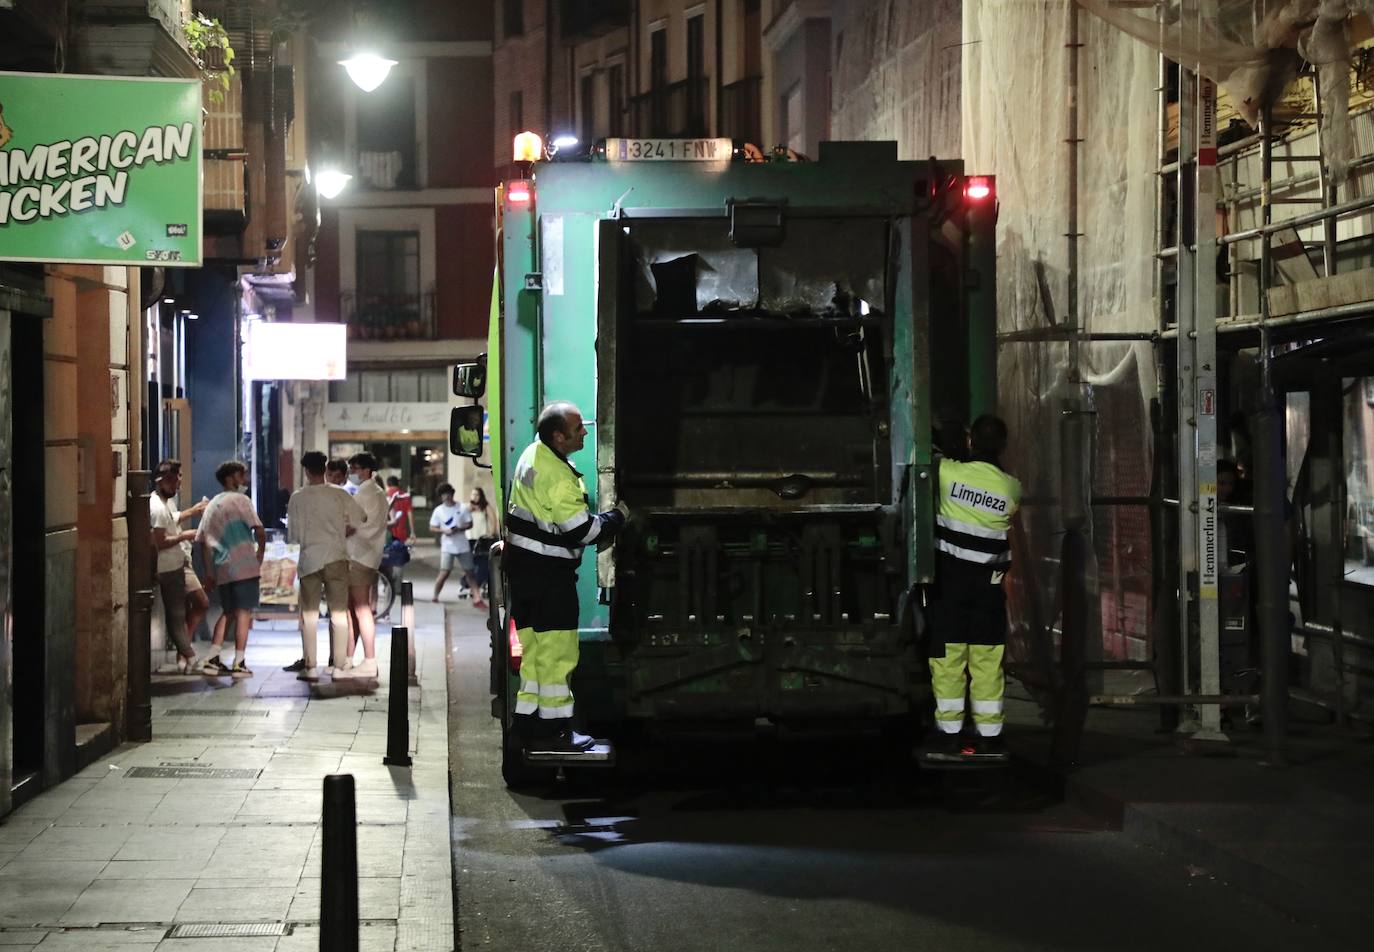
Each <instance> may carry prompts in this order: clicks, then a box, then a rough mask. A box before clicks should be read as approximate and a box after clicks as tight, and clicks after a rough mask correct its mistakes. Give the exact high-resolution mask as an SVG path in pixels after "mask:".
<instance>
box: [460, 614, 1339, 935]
mask: <svg viewBox="0 0 1374 952" xmlns="http://www.w3.org/2000/svg"><path fill="white" fill-rule="evenodd" d="M450 618H451V619H452V624H451V626H450V630H451V643H450V645H451V647H450V665H451V669H452V670H451V674H450V682H449V688H450V691H449V697H450V728H449V730H450V752H451V753H450V756H451V767H452V770H451V782H452V793H453V810H454V822H453V831H454V836H453V842H454V870H455V876H456V877H457V896H458V940H457V941H458V948H460V949H464V950H469V952H471V950H479V949H480V950H498V952H601V950H615V952H622V950H624V952H650V950H654V952H657V950H673V952H677V950H682V952H693V950H710V952H772V950H779V952H782V950H787V952H799V950H829V949H836V950H839V949H843V950H853V952H883V950H889V949H891V950H903V952H906V950H940V952H952V950H998V952H1000V950H1013V949H1014V950H1022V949H1084V950H1106V949H1111V950H1137V949H1139V950H1146V949H1149V950H1168V952H1182V950H1193V949H1196V950H1204V949H1206V950H1229V949H1245V950H1247V952H1256V950H1265V949H1274V950H1282V952H1292V949H1294V948H1308V947H1312V948H1322V949H1334V948H1338V947H1339V946H1337V945H1336V944H1334V943H1333V942H1332V940H1330V939H1329V938H1328V937H1326V936H1324V935H1320V934H1319V933H1316V932H1314V931H1313V930H1312V929H1310V928H1308V927H1305V926H1302V925H1299V924H1296V923H1293V922H1291V921H1289V920H1287V919H1285V918H1283V917H1281V916H1280V915H1279V914H1278V913H1275V912H1273V911H1272V910H1270V909H1269V908H1267V907H1264V906H1261V905H1259V904H1258V903H1255V902H1253V901H1251V900H1249V899H1248V898H1247V897H1246V896H1244V895H1242V894H1241V893H1239V892H1238V891H1236V890H1234V889H1232V888H1230V887H1228V886H1226V885H1225V884H1224V883H1220V882H1217V881H1215V880H1213V879H1211V878H1210V877H1208V876H1207V875H1206V874H1205V873H1202V872H1201V871H1199V870H1190V869H1188V868H1187V867H1185V866H1183V865H1182V864H1180V863H1178V862H1175V861H1172V860H1169V859H1166V858H1164V857H1162V856H1159V855H1157V854H1153V853H1150V852H1147V851H1145V850H1142V849H1140V848H1138V847H1136V846H1134V845H1132V844H1131V843H1130V842H1128V841H1127V840H1126V839H1125V838H1123V837H1122V836H1121V835H1120V834H1119V833H1115V832H1112V831H1109V830H1106V829H1104V828H1103V827H1102V825H1101V824H1100V823H1098V822H1096V821H1095V820H1094V819H1093V818H1091V817H1089V816H1087V815H1085V814H1084V813H1083V812H1082V811H1080V810H1079V809H1077V808H1076V807H1074V806H1073V805H1071V804H1066V803H1063V802H1059V800H1058V798H1057V797H1056V796H1055V795H1054V794H1053V793H1052V792H1050V791H1049V790H1048V789H1047V786H1046V784H1044V782H1043V781H1042V780H1041V779H1040V778H1037V777H1036V776H1034V775H1033V774H1029V773H1026V774H1022V773H1019V772H1009V773H1007V774H999V775H996V776H995V777H994V776H990V775H987V774H983V775H982V776H981V777H980V778H973V777H966V778H963V779H959V780H958V781H957V782H952V781H949V780H948V777H947V775H946V778H945V779H944V780H943V781H942V780H941V779H939V778H932V776H931V775H929V774H922V773H921V772H919V771H915V770H910V769H907V768H906V766H905V765H904V764H900V763H896V764H894V763H893V762H892V759H891V758H890V757H886V756H884V752H883V751H882V750H881V749H879V748H876V747H875V748H851V749H848V750H839V751H837V750H834V749H828V750H820V749H815V748H810V749H790V750H789V749H776V748H773V747H771V746H770V745H767V744H762V745H751V746H748V747H743V748H740V747H736V748H732V749H722V748H711V747H705V748H702V747H697V748H685V749H683V748H679V749H675V750H673V751H669V752H664V751H661V750H655V749H651V748H646V747H645V746H643V745H639V746H635V747H632V748H630V749H626V748H624V747H622V748H621V751H620V753H621V766H620V767H619V768H617V770H616V771H615V772H614V773H613V774H612V773H608V772H597V773H584V774H583V775H582V779H577V778H574V779H572V780H571V781H570V782H569V783H567V784H564V785H561V786H557V787H550V788H549V789H547V790H544V791H531V792H522V793H514V792H511V791H508V790H507V789H506V788H505V786H504V784H503V782H502V779H501V771H500V750H499V748H500V732H499V727H498V726H497V724H496V722H495V721H494V720H493V719H492V718H491V716H490V707H489V696H488V693H487V678H488V675H487V656H488V642H487V636H486V633H485V631H484V630H483V628H482V622H481V619H480V617H479V616H478V615H477V613H476V612H473V611H471V610H470V609H467V608H466V606H463V607H462V608H461V609H459V610H458V611H457V612H456V613H455V614H451V615H450Z"/></svg>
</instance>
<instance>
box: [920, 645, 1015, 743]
mask: <svg viewBox="0 0 1374 952" xmlns="http://www.w3.org/2000/svg"><path fill="white" fill-rule="evenodd" d="M1005 650H1006V649H1005V648H1003V646H1002V645H970V644H964V643H962V642H946V643H945V656H944V657H943V658H931V659H930V683H931V688H932V689H933V691H934V693H935V724H936V726H937V727H939V728H940V730H941V731H943V732H944V733H946V734H957V733H959V732H960V731H961V730H963V729H964V714H965V710H964V695H965V690H966V689H967V694H968V698H969V702H970V704H971V706H972V707H973V724H974V726H975V727H976V728H977V729H978V733H979V734H981V735H982V736H983V737H996V736H997V735H998V734H1000V733H1002V696H1003V694H1004V693H1005V690H1006V678H1005V676H1004V675H1003V674H1002V654H1003V652H1004V651H1005Z"/></svg>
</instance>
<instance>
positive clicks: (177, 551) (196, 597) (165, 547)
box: [148, 459, 209, 674]
mask: <svg viewBox="0 0 1374 952" xmlns="http://www.w3.org/2000/svg"><path fill="white" fill-rule="evenodd" d="M153 479H154V482H153V493H152V495H151V496H149V497H148V512H149V516H150V517H151V525H152V530H153V533H152V536H153V540H152V541H153V548H154V549H155V550H156V551H157V585H158V589H159V591H160V592H161V594H162V609H163V611H164V612H165V613H166V619H167V637H169V638H171V639H172V641H173V642H174V643H175V644H176V646H177V670H178V671H180V672H182V673H184V674H195V673H196V670H197V667H198V666H197V664H196V652H195V649H194V648H192V647H191V638H192V636H193V635H194V634H195V631H196V628H197V627H199V625H200V620H201V619H202V618H204V617H205V609H206V607H207V606H208V604H209V603H208V601H207V600H206V597H205V592H203V591H202V590H201V587H200V580H199V579H197V578H196V570H195V569H194V568H192V567H191V540H193V539H194V538H195V537H196V530H194V529H183V528H182V525H183V524H185V523H187V522H190V521H191V520H192V519H194V518H195V517H196V516H198V515H200V514H201V513H202V512H204V511H205V505H206V504H205V503H204V502H198V503H196V504H195V505H194V506H191V507H190V508H188V509H185V510H178V509H177V507H176V504H177V493H178V492H180V491H181V461H180V460H175V459H165V460H163V461H162V462H160V463H158V464H157V472H156V473H155V474H154V476H153Z"/></svg>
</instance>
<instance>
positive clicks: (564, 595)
mask: <svg viewBox="0 0 1374 952" xmlns="http://www.w3.org/2000/svg"><path fill="white" fill-rule="evenodd" d="M537 429H538V433H539V438H538V439H536V440H535V441H534V442H533V443H531V444H530V445H529V446H528V447H527V448H526V449H525V451H524V452H523V453H521V454H520V459H519V461H518V462H517V463H516V464H515V472H514V474H513V478H512V479H511V488H510V506H509V508H508V509H507V511H506V539H507V546H506V555H505V563H504V564H505V569H506V574H507V578H508V579H509V581H510V590H511V600H510V606H511V617H512V618H514V619H515V626H516V636H517V637H518V638H519V639H520V647H521V649H522V654H521V660H520V689H519V692H518V693H517V696H516V704H515V723H516V730H517V732H518V733H519V735H520V737H521V739H522V741H523V743H524V745H525V748H526V750H529V751H530V752H532V753H575V752H578V751H583V750H586V749H587V748H589V747H591V746H592V739H591V738H590V737H587V736H586V735H583V734H579V733H577V732H576V731H574V730H573V729H572V715H573V696H572V687H571V685H570V683H569V682H570V679H571V677H572V673H573V669H574V668H576V667H577V659H578V642H577V622H578V604H577V566H578V564H579V563H580V562H581V561H582V550H583V547H584V546H586V545H588V544H590V543H594V542H602V541H604V540H608V539H610V538H611V537H613V536H614V535H615V534H616V533H617V532H619V531H620V530H621V528H623V527H624V525H625V517H626V513H627V512H628V510H626V509H625V507H624V505H623V504H621V505H620V506H618V507H617V508H615V509H611V510H609V511H607V512H601V513H593V512H591V511H590V510H591V507H590V503H589V501H588V498H587V490H586V487H585V486H584V485H583V483H582V474H581V473H579V472H578V471H577V470H576V469H574V468H573V464H572V462H571V461H570V460H569V457H570V456H572V454H573V453H576V452H577V451H578V450H580V449H582V445H583V443H584V441H585V440H586V438H587V428H586V426H584V425H583V423H582V412H581V411H580V410H578V409H577V407H576V406H574V405H573V404H571V403H567V402H558V403H551V404H549V405H548V406H547V407H545V408H544V411H543V412H542V413H540V414H539V422H538V424H537Z"/></svg>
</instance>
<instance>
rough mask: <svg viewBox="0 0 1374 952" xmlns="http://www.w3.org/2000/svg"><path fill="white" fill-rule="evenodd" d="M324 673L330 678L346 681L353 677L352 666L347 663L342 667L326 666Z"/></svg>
mask: <svg viewBox="0 0 1374 952" xmlns="http://www.w3.org/2000/svg"><path fill="white" fill-rule="evenodd" d="M326 673H327V674H328V675H329V677H330V680H333V681H347V680H348V679H349V678H351V677H353V668H352V666H349V665H346V666H344V667H342V668H328V669H326Z"/></svg>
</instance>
